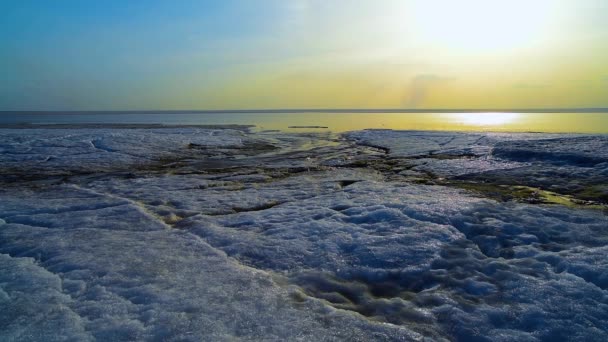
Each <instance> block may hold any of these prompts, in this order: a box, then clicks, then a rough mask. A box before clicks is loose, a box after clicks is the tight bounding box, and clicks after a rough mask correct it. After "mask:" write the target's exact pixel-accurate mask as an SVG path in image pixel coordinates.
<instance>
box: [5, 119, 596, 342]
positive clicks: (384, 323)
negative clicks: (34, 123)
mask: <svg viewBox="0 0 608 342" xmlns="http://www.w3.org/2000/svg"><path fill="white" fill-rule="evenodd" d="M232 128H237V127H223V128H222V129H219V128H217V127H209V126H207V127H200V126H199V127H193V126H188V127H157V126H154V127H149V126H147V127H99V126H95V127H71V126H70V127H54V128H52V129H48V128H29V127H24V128H21V129H18V130H15V129H0V165H1V166H0V183H1V184H2V188H1V189H0V265H1V268H2V269H3V270H4V271H3V272H2V274H0V303H2V306H3V307H5V308H8V310H7V309H4V310H3V313H2V314H0V328H1V329H0V339H3V340H5V339H6V340H11V339H14V340H33V341H36V340H46V341H50V340H70V339H77V340H93V339H101V340H161V339H162V340H193V341H195V340H201V339H207V340H230V339H234V338H240V339H255V340H259V339H268V340H294V339H300V340H332V339H338V340H420V339H422V338H429V339H432V340H470V339H474V338H477V339H480V340H493V341H495V340H496V341H501V340H503V341H508V340H530V341H533V340H541V341H542V340H557V339H571V340H578V339H585V340H590V341H595V340H597V341H600V340H605V339H606V338H607V337H608V325H607V324H606V323H605V322H606V321H607V320H608V299H607V298H608V261H606V258H605V256H606V255H607V253H608V219H607V217H608V216H607V215H606V204H607V203H608V188H607V186H606V185H605V184H608V152H606V151H608V137H606V136H602V135H580V134H577V135H567V134H532V133H529V134H526V133H515V134H508V133H486V134H484V133H455V132H417V131H391V130H369V131H356V132H349V133H346V134H344V135H335V134H331V133H282V132H255V133H254V132H250V131H249V130H247V128H246V127H238V129H232Z"/></svg>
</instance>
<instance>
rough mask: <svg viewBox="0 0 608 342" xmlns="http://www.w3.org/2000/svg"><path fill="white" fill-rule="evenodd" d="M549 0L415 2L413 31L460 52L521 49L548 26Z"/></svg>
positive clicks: (533, 40)
mask: <svg viewBox="0 0 608 342" xmlns="http://www.w3.org/2000/svg"><path fill="white" fill-rule="evenodd" d="M554 4H555V2H553V1H550V0H534V1H524V0H510V1H506V0H500V1H498V0H460V1H438V0H428V1H416V2H415V5H414V7H413V11H412V12H411V13H412V14H413V17H414V25H413V30H414V31H413V33H414V34H416V35H417V36H418V37H419V39H421V40H423V41H427V42H428V43H429V44H436V45H439V46H441V47H447V48H450V49H452V50H456V51H458V52H463V53H482V52H495V51H500V52H502V51H505V50H511V49H518V48H523V47H525V46H528V45H531V44H535V43H537V42H538V41H540V40H541V39H542V38H543V36H544V35H546V34H547V33H548V31H549V29H550V23H551V20H552V16H553V9H554V7H555V6H554Z"/></svg>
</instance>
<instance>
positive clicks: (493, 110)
mask: <svg viewBox="0 0 608 342" xmlns="http://www.w3.org/2000/svg"><path fill="white" fill-rule="evenodd" d="M300 113H328V114H332V113H336V114H349V113H364V114H374V113H378V114H380V113H387V114H391V113H394V114H400V113H403V114H407V113H413V114H424V113H448V114H449V113H608V108H540V109H539V108H511V109H504V108H481V109H466V108H456V109H433V108H430V109H402V108H367V109H361V108H358V109H357V108H345V109H330V108H318V109H316V108H302V109H218V110H208V109H204V110H196V109H193V110H91V111H87V110H84V111H74V110H67V111H60V110H55V111H0V115H15V114H18V115H47V114H48V115H57V114H62V115H83V114H88V115H103V114H300Z"/></svg>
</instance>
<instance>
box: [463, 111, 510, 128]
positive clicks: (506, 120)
mask: <svg viewBox="0 0 608 342" xmlns="http://www.w3.org/2000/svg"><path fill="white" fill-rule="evenodd" d="M520 116H521V114H519V113H457V114H452V115H451V119H452V120H453V121H455V122H454V123H456V124H462V125H466V126H504V125H508V124H512V123H515V122H516V121H517V120H519V119H520Z"/></svg>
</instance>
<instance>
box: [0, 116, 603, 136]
mask: <svg viewBox="0 0 608 342" xmlns="http://www.w3.org/2000/svg"><path fill="white" fill-rule="evenodd" d="M14 123H30V124H82V123H115V124H116V123H119V124H168V125H176V124H179V125H191V124H192V125H194V124H204V125H209V124H211V125H215V124H247V125H255V126H256V129H257V130H282V131H294V132H295V131H310V130H317V131H318V130H321V131H324V130H330V131H334V132H344V131H350V130H360V129H366V128H390V129H412V130H458V131H500V132H572V133H608V113H509V112H492V113H489V112H488V113H325V114H324V113H268V114H260V113H217V114H213V113H170V112H167V113H158V112H157V113H151V114H143V113H137V114H135V113H118V112H116V113H105V114H98V113H95V114H87V113H78V114H58V113H52V114H49V113H45V114H24V113H13V114H10V113H3V114H2V115H0V124H14ZM289 126H325V127H327V128H326V129H325V128H319V129H310V128H308V129H305V128H289Z"/></svg>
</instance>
